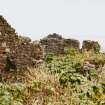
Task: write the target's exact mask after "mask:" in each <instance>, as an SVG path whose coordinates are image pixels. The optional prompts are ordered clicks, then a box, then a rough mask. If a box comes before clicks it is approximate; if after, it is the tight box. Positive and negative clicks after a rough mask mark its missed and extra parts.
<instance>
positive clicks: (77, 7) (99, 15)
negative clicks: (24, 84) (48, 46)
mask: <svg viewBox="0 0 105 105" xmlns="http://www.w3.org/2000/svg"><path fill="white" fill-rule="evenodd" d="M0 14H1V15H3V16H4V17H5V18H6V19H7V20H8V22H9V23H10V24H11V25H12V26H13V27H14V28H15V29H16V31H17V32H18V33H19V34H21V35H25V36H29V37H31V38H32V39H33V40H36V39H40V38H43V37H44V36H46V35H48V34H49V33H58V34H61V35H63V37H66V38H76V39H78V40H83V39H91V40H98V41H99V42H100V43H101V44H102V47H104V49H105V0H0Z"/></svg>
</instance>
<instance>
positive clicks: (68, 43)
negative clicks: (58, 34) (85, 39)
mask: <svg viewBox="0 0 105 105" xmlns="http://www.w3.org/2000/svg"><path fill="white" fill-rule="evenodd" d="M64 45H65V47H67V48H75V49H77V50H79V49H80V42H79V41H78V40H75V39H64Z"/></svg>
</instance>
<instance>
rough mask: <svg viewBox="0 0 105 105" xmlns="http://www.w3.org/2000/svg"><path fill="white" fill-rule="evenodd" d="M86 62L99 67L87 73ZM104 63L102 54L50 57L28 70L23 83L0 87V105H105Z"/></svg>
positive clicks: (104, 58)
mask: <svg viewBox="0 0 105 105" xmlns="http://www.w3.org/2000/svg"><path fill="white" fill-rule="evenodd" d="M86 60H88V61H89V60H92V61H94V63H95V65H96V66H98V67H93V68H91V67H90V68H88V70H87V71H86V70H84V62H85V61H86ZM104 63H105V54H102V53H93V52H86V51H84V53H79V52H77V51H74V50H70V51H69V50H68V51H67V55H59V56H54V55H53V54H49V55H47V56H46V59H45V62H44V63H43V64H42V65H41V66H39V67H37V68H35V69H31V68H30V69H29V70H27V71H26V70H25V72H24V74H22V76H23V77H24V80H23V81H22V82H17V81H16V82H15V83H11V82H4V83H1V84H0V105H105V67H104V66H103V65H104ZM8 81H9V80H8Z"/></svg>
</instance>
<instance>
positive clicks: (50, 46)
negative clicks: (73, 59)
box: [40, 33, 64, 55]
mask: <svg viewBox="0 0 105 105" xmlns="http://www.w3.org/2000/svg"><path fill="white" fill-rule="evenodd" d="M40 43H41V45H42V46H44V52H45V53H46V54H48V53H53V54H63V53H64V43H63V38H62V37H61V36H59V35H58V34H56V33H54V34H50V35H48V36H47V37H45V38H43V39H41V40H40ZM46 54H45V55H46Z"/></svg>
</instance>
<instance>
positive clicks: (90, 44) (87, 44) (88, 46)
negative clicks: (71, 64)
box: [82, 40, 101, 52]
mask: <svg viewBox="0 0 105 105" xmlns="http://www.w3.org/2000/svg"><path fill="white" fill-rule="evenodd" d="M100 48H101V47H100V45H99V43H98V42H97V41H91V40H84V41H83V44H82V50H87V51H90V50H93V51H95V52H96V51H100Z"/></svg>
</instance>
